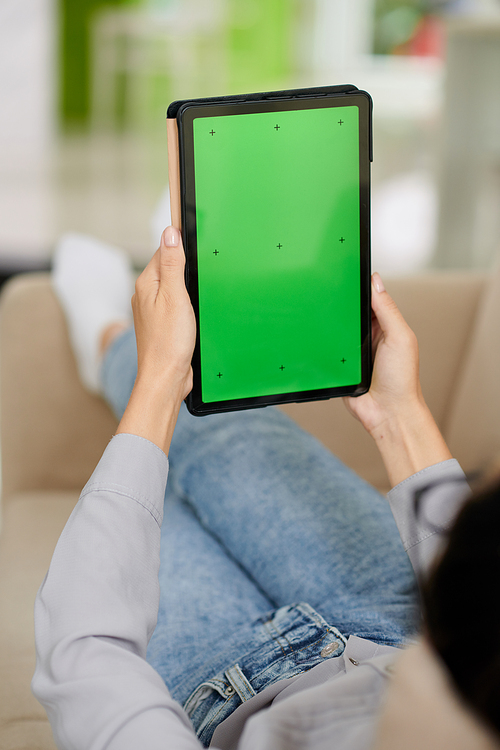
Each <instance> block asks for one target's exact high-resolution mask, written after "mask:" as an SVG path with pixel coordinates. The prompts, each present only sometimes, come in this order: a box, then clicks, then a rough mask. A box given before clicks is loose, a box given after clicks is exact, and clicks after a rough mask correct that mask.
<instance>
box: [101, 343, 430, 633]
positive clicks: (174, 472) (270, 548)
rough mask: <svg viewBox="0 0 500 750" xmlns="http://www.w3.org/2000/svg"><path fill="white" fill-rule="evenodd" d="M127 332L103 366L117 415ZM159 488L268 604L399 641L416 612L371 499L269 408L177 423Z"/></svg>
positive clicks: (393, 536)
mask: <svg viewBox="0 0 500 750" xmlns="http://www.w3.org/2000/svg"><path fill="white" fill-rule="evenodd" d="M135 358H136V354H135V340H134V338H133V332H132V331H128V332H126V333H125V334H123V335H122V336H120V337H119V338H117V339H116V340H115V341H114V342H113V344H112V345H111V347H110V349H109V351H108V353H107V354H106V357H105V359H104V363H103V369H102V382H103V385H104V392H105V394H106V395H107V397H108V399H109V400H110V401H111V403H112V405H113V407H114V409H115V412H117V414H118V415H120V414H121V413H122V412H123V410H124V409H125V406H126V403H127V401H128V397H129V395H130V390H131V388H132V385H133V382H134V379H135ZM169 458H170V463H171V468H170V478H169V483H170V485H174V486H175V491H176V493H177V494H179V495H180V496H182V495H183V496H184V497H185V499H186V501H187V502H189V503H190V504H191V505H192V506H193V507H194V508H195V510H196V513H197V515H198V516H199V518H200V520H201V522H202V523H203V524H204V526H205V527H206V528H208V529H210V531H211V533H213V534H214V535H215V536H216V537H217V538H218V539H219V540H220V541H221V542H222V543H223V545H224V546H225V547H226V548H227V549H228V550H229V552H230V554H232V555H234V557H235V558H236V559H238V561H239V563H240V564H241V565H242V566H243V568H244V569H245V571H246V572H247V574H248V576H249V577H250V578H251V579H252V580H254V581H255V584H256V586H257V587H258V588H259V589H260V590H262V591H264V592H265V593H266V596H267V598H268V599H269V601H270V602H272V604H273V606H275V607H281V606H285V605H287V604H290V603H293V602H299V601H303V602H308V603H309V604H310V605H312V606H313V607H314V608H315V609H316V610H317V611H318V612H319V613H320V614H321V615H322V616H323V617H324V618H325V620H327V621H328V622H330V623H331V624H332V625H336V626H337V627H338V628H339V629H340V630H341V631H342V632H344V633H347V634H357V635H360V636H363V637H368V638H372V639H374V640H377V641H379V642H381V643H401V642H402V641H404V640H405V639H406V638H407V637H408V636H409V635H411V634H412V633H413V631H414V629H415V627H416V624H417V621H418V617H419V613H418V605H417V589H416V582H415V579H414V575H413V570H412V568H411V565H410V563H409V560H408V557H407V555H406V552H405V551H404V550H403V547H402V545H401V541H400V538H399V533H398V531H397V528H396V525H395V523H394V520H393V518H392V513H391V511H390V508H389V506H388V504H387V502H386V500H385V498H383V497H382V496H381V495H380V493H378V492H377V491H376V490H375V489H374V488H373V487H371V486H369V485H368V484H366V483H365V482H363V481H362V480H361V479H360V478H359V477H357V476H356V475H355V474H354V473H353V472H351V471H350V470H349V469H347V468H346V467H345V466H344V465H343V464H342V463H341V462H340V461H338V460H337V459H336V458H335V457H334V456H333V455H332V454H331V453H330V452H329V451H327V450H326V449H325V448H324V447H323V446H322V445H321V444H320V443H318V441H317V440H315V439H314V438H313V437H311V436H310V435H307V434H306V433H305V432H304V431H303V430H301V429H300V428H299V427H298V426H297V425H296V424H295V423H293V422H292V421H291V420H289V419H288V418H287V417H286V416H285V415H284V414H282V413H281V412H279V411H278V410H275V409H270V408H268V409H259V410H254V411H248V412H235V413H232V414H223V415H215V416H211V417H203V418H200V417H192V416H191V415H189V414H188V413H187V410H185V409H184V408H183V409H182V410H181V413H180V415H179V421H178V424H177V426H176V429H175V434H174V439H173V441H172V446H171V450H170V456H169Z"/></svg>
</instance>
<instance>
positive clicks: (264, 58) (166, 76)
mask: <svg viewBox="0 0 500 750" xmlns="http://www.w3.org/2000/svg"><path fill="white" fill-rule="evenodd" d="M179 2H180V4H181V5H182V3H183V2H185V3H186V4H188V3H189V0H179ZM298 3H299V0H226V14H225V18H224V22H223V28H222V29H221V30H220V35H219V36H218V37H217V41H216V42H215V43H217V44H219V45H220V44H222V45H223V47H224V49H223V59H224V61H225V62H224V66H225V71H224V75H223V76H222V78H223V80H224V89H225V90H219V88H220V86H221V84H220V80H221V76H220V70H218V72H217V73H216V72H215V68H214V69H213V70H212V68H211V65H212V62H213V61H214V54H213V44H214V38H212V39H209V38H208V37H207V38H206V39H204V37H203V35H201V36H200V35H199V32H198V33H197V34H195V43H194V44H193V45H192V46H191V48H190V54H191V56H192V59H190V60H189V64H188V65H187V68H189V69H190V70H191V71H192V72H191V79H190V83H189V84H188V83H187V82H186V81H187V79H186V80H184V77H183V76H182V75H181V76H179V75H178V74H177V75H176V73H175V72H173V73H171V72H170V70H169V67H168V65H162V63H161V61H160V60H159V58H158V56H160V57H161V56H162V55H164V54H165V44H163V45H162V44H161V43H160V42H159V40H158V38H155V39H153V38H152V39H151V42H150V45H149V49H148V54H147V55H143V56H142V59H148V60H149V61H151V60H153V61H155V60H156V62H153V64H150V70H149V71H144V70H142V71H139V72H137V73H136V74H135V75H136V78H135V80H134V82H131V76H133V75H134V73H133V72H127V71H123V70H121V71H117V74H116V80H115V89H114V99H115V101H114V103H113V104H112V105H111V107H112V108H113V109H114V115H113V118H112V119H113V121H114V126H115V128H117V129H123V128H125V129H126V128H127V127H132V128H133V127H136V126H137V123H141V127H142V126H144V125H145V124H147V123H148V121H149V122H154V123H155V127H156V123H157V122H158V117H159V116H160V117H161V116H163V115H162V113H164V110H165V107H166V105H167V104H168V103H169V101H170V99H171V97H172V96H174V97H190V96H207V95H217V94H227V93H236V92H245V91H256V90H266V89H270V88H280V87H283V86H286V85H287V84H288V82H289V80H290V76H291V74H292V73H293V68H294V59H295V58H294V50H293V30H294V28H295V23H296V12H297V8H298ZM169 4H171V2H170V0H162V2H160V1H159V0H157V2H155V3H153V2H151V0H149V2H146V1H145V0H59V9H60V62H61V64H60V86H59V91H60V97H59V112H60V120H61V124H62V126H63V129H64V130H71V129H75V128H76V127H78V128H80V129H81V128H84V127H86V125H87V124H88V122H89V119H90V114H91V112H90V108H91V75H92V73H91V67H92V60H91V49H92V46H91V34H92V22H93V20H94V18H95V17H96V14H97V13H98V12H100V11H103V10H105V9H107V8H111V9H116V10H119V9H120V7H121V8H123V9H124V10H125V9H126V8H130V6H136V7H137V6H139V9H140V10H141V11H142V12H144V13H147V12H148V11H151V10H154V11H157V10H158V9H161V6H162V5H163V6H167V5H169ZM141 6H142V7H141ZM119 43H120V44H122V47H123V49H124V50H126V49H127V44H128V42H127V41H126V40H125V39H124V40H121V41H120V42H119ZM166 43H167V44H170V45H171V44H172V43H174V44H175V40H173V42H172V40H168V39H167V42H166ZM179 52H185V50H180V51H179ZM97 74H99V72H97ZM138 80H140V86H141V87H142V95H141V96H139V97H138V98H137V97H136V98H137V101H135V100H134V101H133V103H132V106H133V107H135V109H139V108H140V109H141V110H142V111H141V112H137V113H133V114H131V113H130V111H129V110H130V102H129V99H130V93H129V92H130V90H134V91H135V92H136V93H137V88H136V84H137V81H138ZM186 88H190V89H191V88H192V89H193V90H185V89H186ZM179 89H182V90H179ZM140 102H141V103H142V106H141V104H140ZM159 113H160V114H159Z"/></svg>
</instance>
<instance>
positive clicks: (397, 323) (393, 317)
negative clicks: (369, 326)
mask: <svg viewBox="0 0 500 750" xmlns="http://www.w3.org/2000/svg"><path fill="white" fill-rule="evenodd" d="M372 310H373V312H374V313H375V315H376V318H377V321H378V324H379V326H380V330H381V331H382V333H383V335H384V336H388V335H393V334H397V333H402V332H403V331H406V330H407V329H408V324H407V323H406V321H405V319H404V318H403V316H402V315H401V313H400V312H399V308H398V306H397V305H396V303H395V302H394V300H393V299H392V297H391V296H390V295H389V294H388V293H387V292H386V290H385V287H384V284H383V282H382V279H381V278H380V276H379V274H378V273H374V274H373V275H372Z"/></svg>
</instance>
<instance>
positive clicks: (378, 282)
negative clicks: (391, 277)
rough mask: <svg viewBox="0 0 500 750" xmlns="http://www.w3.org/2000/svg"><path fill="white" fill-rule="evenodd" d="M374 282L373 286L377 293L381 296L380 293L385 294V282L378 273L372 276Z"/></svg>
mask: <svg viewBox="0 0 500 750" xmlns="http://www.w3.org/2000/svg"><path fill="white" fill-rule="evenodd" d="M372 281H373V286H374V287H375V289H376V290H377V292H379V294H380V292H385V286H384V282H383V281H382V279H381V278H380V276H379V274H378V273H377V272H376V271H375V273H374V274H373V275H372Z"/></svg>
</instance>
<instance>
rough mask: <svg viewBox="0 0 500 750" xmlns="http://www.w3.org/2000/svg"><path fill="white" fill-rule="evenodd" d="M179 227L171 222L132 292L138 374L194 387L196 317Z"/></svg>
mask: <svg viewBox="0 0 500 750" xmlns="http://www.w3.org/2000/svg"><path fill="white" fill-rule="evenodd" d="M184 267H185V255H184V249H183V247H182V240H181V236H180V232H179V231H178V230H177V229H175V228H174V227H168V228H167V229H165V231H164V232H163V235H162V238H161V244H160V247H159V249H158V250H157V252H156V253H155V254H154V256H153V258H152V259H151V260H150V262H149V263H148V265H147V266H146V268H145V269H144V271H143V272H142V273H141V275H140V276H139V278H138V279H137V282H136V285H135V294H134V296H133V297H132V310H133V313H134V325H135V334H136V338H137V356H138V379H139V380H143V379H146V380H148V381H150V382H161V383H167V382H168V384H169V388H172V387H176V386H178V388H179V390H180V394H181V397H182V399H183V398H185V397H186V396H187V394H188V393H189V392H190V391H191V388H192V383H193V374H192V369H191V358H192V356H193V349H194V345H195V340H196V321H195V316H194V311H193V307H192V305H191V300H190V299H189V295H188V293H187V290H186V285H185V282H184Z"/></svg>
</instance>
